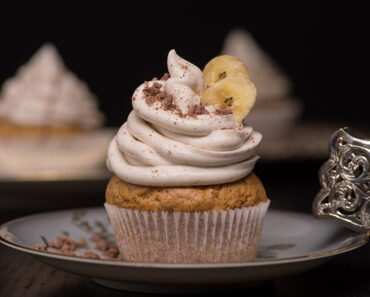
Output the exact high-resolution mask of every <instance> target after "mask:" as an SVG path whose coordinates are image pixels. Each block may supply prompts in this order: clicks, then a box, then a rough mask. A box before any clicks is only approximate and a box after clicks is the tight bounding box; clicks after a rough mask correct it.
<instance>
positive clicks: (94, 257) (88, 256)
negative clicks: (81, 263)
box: [84, 251, 100, 259]
mask: <svg viewBox="0 0 370 297" xmlns="http://www.w3.org/2000/svg"><path fill="white" fill-rule="evenodd" d="M84 255H85V257H87V258H90V259H100V256H99V255H98V254H96V253H94V252H90V251H87V252H85V254H84Z"/></svg>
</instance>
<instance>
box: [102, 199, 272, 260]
mask: <svg viewBox="0 0 370 297" xmlns="http://www.w3.org/2000/svg"><path fill="white" fill-rule="evenodd" d="M269 204H270V201H269V200H268V201H267V202H261V203H259V204H258V205H256V206H252V207H245V208H239V209H230V210H226V211H225V210H221V211H202V212H167V211H155V212H151V211H143V210H133V209H128V208H120V207H118V206H115V205H111V204H109V203H105V208H106V210H107V213H108V216H109V218H110V220H111V223H112V226H113V230H114V233H115V235H116V239H117V245H118V247H119V249H120V252H121V255H122V259H123V260H124V261H129V262H146V263H224V262H245V261H251V260H253V259H254V257H255V256H256V253H257V248H258V243H259V240H260V237H261V233H262V226H263V221H264V217H265V214H266V211H267V209H268V206H269Z"/></svg>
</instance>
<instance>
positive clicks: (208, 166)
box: [105, 50, 269, 263]
mask: <svg viewBox="0 0 370 297" xmlns="http://www.w3.org/2000/svg"><path fill="white" fill-rule="evenodd" d="M167 65H168V71H169V75H168V74H165V75H164V76H163V77H162V78H161V79H157V78H154V79H152V80H151V81H149V82H144V83H143V84H142V85H140V86H139V87H138V88H137V89H136V91H135V92H134V94H133V97H132V105H133V111H132V112H131V113H130V114H129V116H128V119H127V121H126V122H125V123H124V124H123V125H122V127H121V128H120V129H119V131H118V133H117V135H116V136H115V137H114V138H113V140H112V141H111V143H110V146H109V149H108V158H107V165H108V168H109V169H110V170H111V171H112V172H113V173H114V176H113V177H112V179H111V180H110V182H109V184H108V187H107V190H106V203H105V207H106V210H107V213H108V216H109V218H110V220H111V223H112V226H113V230H114V233H115V236H116V239H117V244H118V247H119V249H120V252H121V255H122V258H123V260H124V261H130V262H150V263H222V262H242V261H251V260H253V258H254V257H255V255H256V251H257V247H258V242H259V239H260V236H261V232H262V226H263V220H264V216H265V213H266V211H267V208H268V205H269V200H268V198H267V196H266V192H265V189H264V187H263V185H262V183H261V181H260V180H259V179H258V177H257V176H256V175H255V174H254V173H253V172H252V171H253V168H254V165H255V163H256V161H257V160H258V156H257V155H256V154H255V151H256V149H257V147H258V144H259V143H260V141H261V139H262V135H261V134H260V133H258V132H256V131H254V130H253V128H252V127H249V126H245V125H243V120H244V118H245V117H246V116H247V115H248V113H249V112H250V110H251V109H252V107H253V105H254V102H255V98H256V88H255V86H254V84H253V83H252V82H251V80H250V79H249V75H248V72H247V69H246V67H245V65H244V64H243V63H242V62H241V61H240V60H238V59H237V58H234V57H232V56H220V57H216V58H214V59H213V60H211V61H210V62H209V63H208V64H207V65H206V67H205V69H204V71H203V72H202V71H201V70H200V69H199V68H198V67H196V66H195V65H193V64H191V63H190V62H188V61H186V60H184V59H182V58H181V57H179V56H178V55H177V54H176V52H175V51H174V50H171V51H170V52H169V54H168V60H167Z"/></svg>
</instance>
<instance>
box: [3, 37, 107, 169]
mask: <svg viewBox="0 0 370 297" xmlns="http://www.w3.org/2000/svg"><path fill="white" fill-rule="evenodd" d="M103 121H104V115H103V114H102V113H101V112H100V111H99V109H98V104H97V98H96V96H95V95H94V94H92V93H91V92H90V90H89V88H88V86H87V85H86V84H85V83H84V82H82V81H81V80H79V79H78V78H77V77H76V76H75V75H74V74H73V73H71V72H70V71H69V70H68V69H67V68H66V67H65V65H64V63H63V61H62V59H61V57H60V56H59V54H58V52H57V50H56V48H55V47H54V46H53V45H51V44H45V45H44V46H42V47H41V48H40V49H39V50H38V51H37V52H36V53H35V54H34V56H33V57H32V58H31V59H30V61H29V62H28V63H26V64H25V65H23V66H22V67H20V68H19V70H18V71H17V73H16V75H15V76H14V77H12V78H10V79H8V80H7V81H5V82H4V84H3V86H2V90H1V94H0V174H5V175H7V174H13V173H14V174H16V173H17V172H19V171H40V170H67V171H69V170H88V169H93V168H98V167H101V168H103V166H104V160H105V156H106V150H107V146H108V144H109V141H110V139H111V137H112V132H111V131H110V130H106V129H102V128H101V127H102V125H103Z"/></svg>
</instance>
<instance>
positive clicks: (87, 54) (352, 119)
mask: <svg viewBox="0 0 370 297" xmlns="http://www.w3.org/2000/svg"><path fill="white" fill-rule="evenodd" d="M75 2H77V1H75ZM102 3H104V2H102V1H101V2H99V3H94V2H91V1H90V2H85V3H81V2H79V5H77V4H76V3H73V4H69V3H67V2H66V1H59V2H56V1H50V3H48V2H45V3H41V2H35V1H28V2H26V1H24V2H20V1H12V2H11V1H1V2H0V85H1V84H2V83H3V81H4V80H5V79H6V78H8V77H10V76H12V75H13V74H14V73H15V71H16V70H17V68H18V67H19V66H20V65H22V64H23V63H25V62H26V61H27V60H28V59H29V58H30V56H31V55H32V54H33V53H34V52H35V51H36V50H37V49H38V48H39V47H40V46H41V45H42V44H43V43H45V42H53V43H54V44H55V45H56V46H57V48H58V49H59V51H60V53H61V55H62V57H63V59H64V61H65V63H66V64H67V66H68V67H69V68H70V69H71V70H72V71H73V72H74V73H76V74H77V75H78V76H79V77H80V78H81V79H83V80H84V81H86V82H87V84H88V85H89V86H90V88H91V89H92V90H93V92H95V93H96V94H97V95H98V97H99V103H100V108H101V109H102V110H103V111H104V112H105V114H106V115H107V123H106V124H107V125H108V126H120V125H121V124H122V123H123V122H124V121H125V120H126V117H127V115H128V113H129V111H130V110H131V95H132V93H133V91H134V90H135V88H136V87H137V86H138V85H139V84H141V82H143V81H144V80H149V79H151V78H152V77H154V76H160V75H161V74H163V73H164V72H165V71H166V56H167V53H168V51H169V50H170V49H172V48H175V49H176V50H177V52H178V54H179V55H180V56H182V57H184V58H185V59H187V60H189V61H191V62H193V63H194V64H196V65H198V66H199V67H200V68H203V67H204V65H205V64H206V63H207V62H208V61H209V60H210V59H212V58H213V57H214V56H216V55H218V54H219V53H220V51H221V48H222V42H223V39H224V37H225V35H226V34H227V32H228V31H229V30H231V29H233V28H236V27H239V28H245V29H247V30H248V31H250V32H251V33H252V34H253V35H254V37H255V38H256V39H257V41H258V42H259V43H260V45H261V46H262V47H263V48H264V49H265V50H266V51H267V52H268V53H269V54H270V55H271V56H272V57H273V58H274V59H275V60H276V61H277V62H278V63H279V64H280V66H281V67H282V68H283V69H284V70H285V72H286V73H287V74H288V75H289V76H290V78H291V79H292V81H293V82H294V85H295V91H294V92H295V95H297V96H298V97H300V98H301V99H302V100H303V102H304V108H305V109H304V113H303V119H306V120H317V121H319V122H323V121H324V122H325V121H327V122H331V123H336V125H338V128H339V127H343V126H346V125H349V126H352V125H361V126H362V127H365V131H366V130H367V131H368V132H369V133H368V136H370V129H369V127H370V125H369V124H370V116H369V114H370V98H369V74H368V73H369V72H368V69H369V21H368V15H369V13H368V10H367V9H366V8H365V6H361V5H359V4H358V3H355V2H353V1H350V2H348V1H347V2H344V3H343V4H339V1H336V2H333V4H332V5H329V4H327V5H325V6H324V5H323V4H319V3H318V2H314V1H296V2H294V3H295V4H292V3H289V4H288V3H287V2H284V4H282V1H274V2H272V1H271V2H266V1H265V2H262V1H259V2H251V1H222V2H216V1H212V2H209V3H207V2H205V1H204V2H203V1H193V2H190V1H178V2H176V1H171V2H164V1H154V2H153V4H148V3H147V2H137V3H135V2H134V1H126V2H123V1H120V3H121V5H124V6H123V7H119V6H113V5H112V4H111V3H109V4H108V3H106V4H102ZM323 161H324V160H306V161H302V160H301V161H294V160H292V161H290V162H280V161H279V162H276V163H268V162H263V160H260V161H259V162H258V165H257V167H256V170H255V171H256V173H257V175H258V176H260V178H261V180H263V183H264V185H265V187H266V190H267V192H268V195H269V198H270V199H271V201H272V203H271V208H278V209H285V210H293V211H301V212H306V213H310V211H311V204H312V200H313V198H314V196H315V194H316V193H317V192H318V190H319V188H320V186H319V183H318V179H317V171H318V169H319V167H320V165H321V164H322V162H323ZM106 182H107V181H100V183H95V185H94V186H92V185H91V184H86V185H84V184H83V183H81V182H76V183H75V184H74V183H73V182H72V183H65V184H64V183H63V182H55V184H53V183H49V184H46V185H43V186H42V187H40V186H39V188H37V184H33V183H32V182H30V183H27V182H25V183H23V184H15V185H14V184H11V183H10V184H9V185H8V186H6V185H5V184H4V183H3V184H1V185H0V192H1V193H0V198H1V199H0V202H1V203H2V205H1V207H0V223H2V222H5V221H6V220H8V219H13V218H16V217H19V216H21V215H25V214H30V213H34V212H40V211H46V210H48V209H51V208H60V207H62V208H66V207H82V206H90V205H101V204H102V203H103V202H104V191H105V187H106ZM15 189H17V190H15ZM83 191H86V192H84V193H82V192H83ZM17 195H18V196H17ZM6 203H8V205H7V204H6ZM61 204H63V206H61ZM10 205H13V206H14V205H16V208H14V207H13V208H11V207H10ZM369 255H370V253H369V244H367V245H366V246H364V247H363V248H360V249H359V250H356V251H353V252H350V253H346V254H343V255H341V256H338V257H336V258H335V259H334V260H333V261H331V262H329V263H328V264H327V265H324V266H322V267H320V268H318V269H315V270H313V271H310V272H307V273H305V274H300V275H297V276H292V277H287V278H282V279H277V280H274V281H273V282H271V283H268V284H267V285H265V286H264V287H262V288H258V289H256V290H255V291H253V290H252V291H248V292H245V293H240V294H237V295H234V296H341V297H344V296H345V297H347V296H348V297H350V296H351V297H352V296H370V279H369V276H368V275H369V273H368V272H369V267H370V266H369V265H370V260H369ZM0 267H1V271H5V273H3V274H2V273H0V288H1V287H2V285H3V288H6V289H7V288H9V286H10V285H13V284H14V286H13V287H14V288H15V289H14V290H13V291H12V292H11V293H9V294H8V295H7V296H19V292H24V294H23V295H24V296H35V295H40V296H41V294H38V292H41V291H42V292H43V295H42V296H108V295H109V296H142V295H137V294H133V293H127V294H126V293H123V292H119V291H113V290H108V289H105V288H102V287H98V286H97V285H95V284H93V283H92V282H91V280H89V279H87V278H85V277H81V276H75V275H72V274H70V273H65V272H62V271H57V270H55V269H52V268H48V267H46V266H45V265H42V264H40V263H39V262H37V261H35V260H34V259H33V258H31V257H30V256H27V255H22V254H20V253H18V252H15V251H13V250H11V249H8V248H5V247H1V250H0ZM9 271H10V273H8V272H9ZM40 271H44V272H43V273H44V274H43V276H40V275H39V272H40ZM35 283H36V284H39V283H41V284H42V285H40V286H39V287H38V286H36V285H35ZM20 290H21V291H20ZM37 290H39V291H37ZM3 292H4V291H3ZM0 295H1V290H0Z"/></svg>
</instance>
